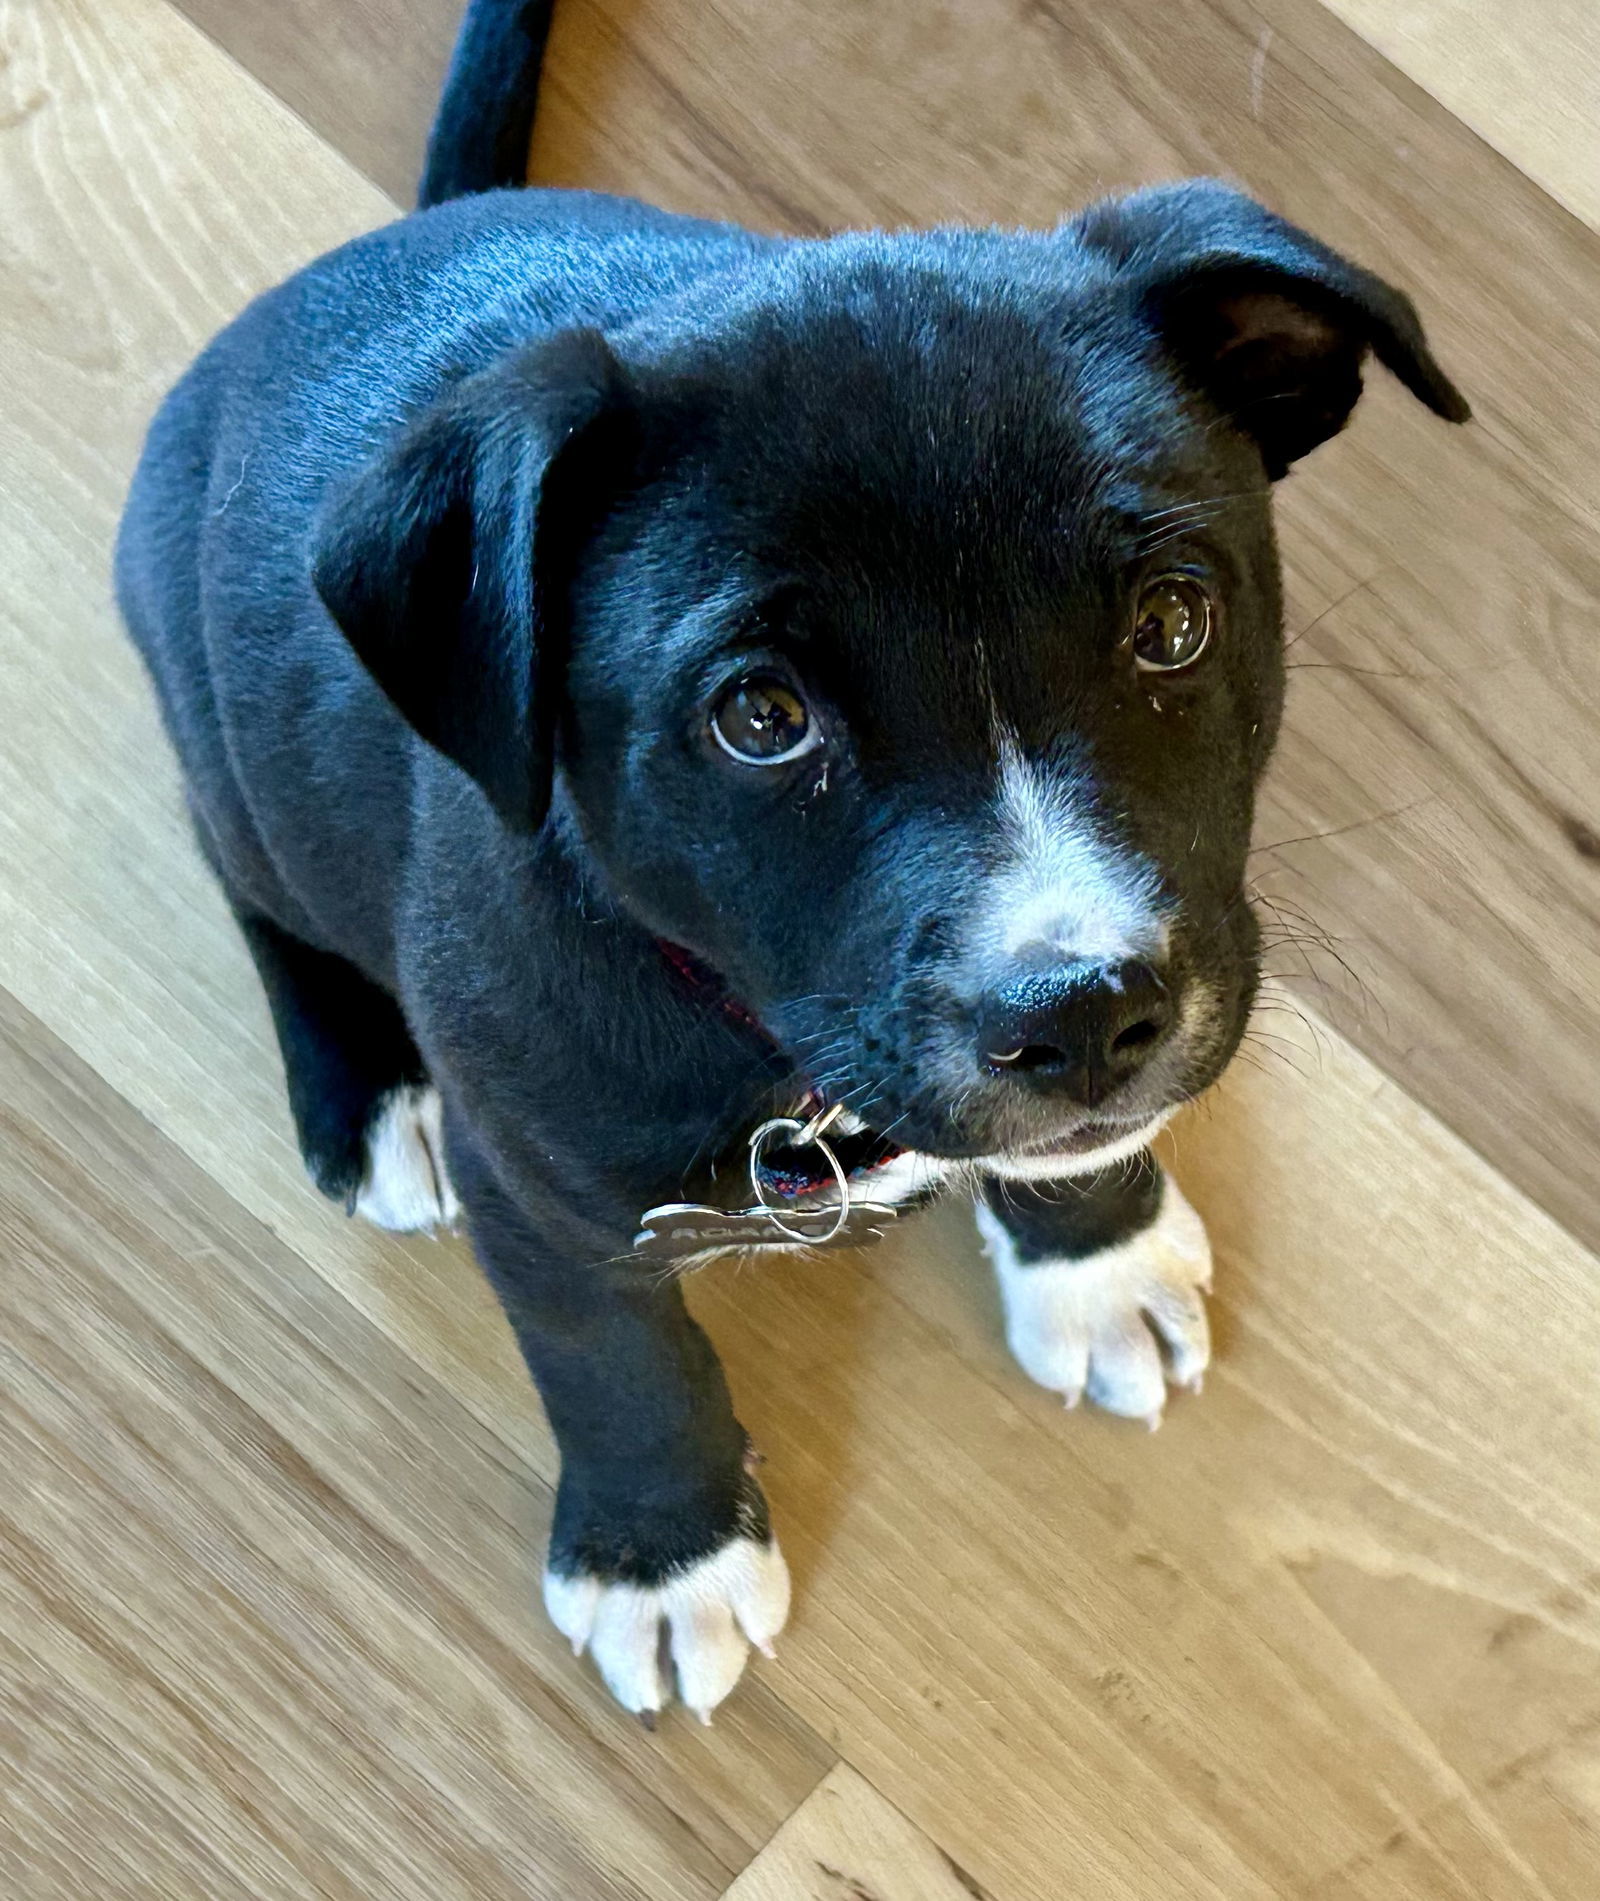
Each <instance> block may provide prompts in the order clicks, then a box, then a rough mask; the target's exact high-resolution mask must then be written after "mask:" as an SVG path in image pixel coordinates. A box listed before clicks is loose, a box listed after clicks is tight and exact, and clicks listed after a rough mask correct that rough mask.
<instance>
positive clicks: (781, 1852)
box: [727, 1765, 993, 1901]
mask: <svg viewBox="0 0 1600 1901" xmlns="http://www.w3.org/2000/svg"><path fill="white" fill-rule="evenodd" d="M727 1901H986V1897H985V1895H984V1891H983V1889H982V1888H980V1887H979V1886H978V1884H977V1883H976V1882H975V1881H974V1880H973V1879H972V1877H971V1876H970V1875H969V1874H967V1872H966V1871H965V1869H963V1868H961V1867H960V1866H959V1865H955V1864H952V1862H951V1861H950V1858H949V1856H947V1855H946V1854H944V1853H943V1852H942V1851H941V1850H940V1849H938V1848H936V1847H935V1846H934V1844H933V1843H932V1842H930V1841H929V1840H928V1839H927V1837H926V1836H925V1835H923V1834H921V1833H919V1831H918V1830H916V1829H914V1828H913V1827H912V1826H911V1824H910V1823H909V1822H908V1821H907V1820H906V1818H905V1817H904V1816H903V1815H902V1814H900V1812H899V1811H898V1810H897V1809H895V1808H893V1807H892V1806H891V1805H890V1804H889V1803H887V1802H885V1801H884V1799H883V1797H882V1796H881V1795H879V1794H878V1792H877V1790H876V1789H874V1788H873V1787H872V1785H871V1784H870V1783H868V1782H864V1781H863V1780H862V1779H861V1777H860V1776H858V1775H857V1774H856V1773H855V1771H854V1770H853V1769H848V1768H845V1767H844V1766H842V1765H841V1766H840V1767H838V1768H836V1769H833V1770H830V1771H829V1773H828V1775H827V1776H826V1777H825V1778H824V1779H823V1781H822V1782H821V1783H820V1784H819V1785H818V1786H817V1787H816V1788H815V1789H814V1790H813V1791H812V1792H811V1794H810V1795H809V1796H807V1797H806V1799H805V1801H804V1802H803V1803H801V1805H800V1807H799V1808H798V1809H796V1810H795V1812H794V1814H793V1815H791V1816H790V1817H789V1819H788V1821H787V1822H785V1823H784V1825H783V1827H782V1828H780V1829H779V1830H778V1832H777V1834H776V1835H775V1836H773V1838H772V1840H771V1841H770V1842H769V1843H768V1844H767V1846H766V1847H765V1848H764V1849H762V1851H761V1853H760V1854H759V1855H757V1856H756V1858H755V1860H754V1861H753V1862H751V1863H750V1865H749V1867H748V1868H746V1869H745V1871H744V1873H743V1874H742V1875H740V1877H739V1879H738V1880H737V1881H736V1882H735V1883H734V1884H733V1886H732V1887H731V1888H730V1889H729V1890H728V1894H727ZM988 1901H993V1898H992V1897H991V1898H988Z"/></svg>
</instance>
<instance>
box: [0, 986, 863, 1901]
mask: <svg viewBox="0 0 1600 1901" xmlns="http://www.w3.org/2000/svg"><path fill="white" fill-rule="evenodd" d="M0 1079H3V1082H0V1252H3V1253H4V1257H5V1260H6V1272H5V1275H4V1276H3V1280H0V1309H3V1312H0V1471H3V1473H4V1478H3V1480H0V1632H3V1635H0V1763H3V1764H4V1765H5V1768H4V1772H3V1773H0V1879H3V1885H4V1891H5V1892H6V1893H7V1894H9V1895H16V1896H18V1897H19V1898H20V1897H22V1896H26V1897H27V1898H28V1901H58V1898H59V1901H86V1898H87V1897H89V1896H93V1897H94V1901H124V1898H125V1897H132V1896H135V1895H139V1896H144V1895H150V1896H159V1897H161V1901H188V1897H194V1898H195V1901H199V1898H200V1897H204V1901H233V1897H234V1896H245V1895H250V1896H261V1897H270V1898H271V1901H280V1897H282V1898H284V1901H287V1897H290V1896H294V1897H302V1896H303V1897H305V1898H306V1901H312V1898H313V1897H316V1901H322V1898H323V1897H335V1896H338V1897H343V1896H349V1897H351V1901H355V1897H358V1896H359V1897H360V1898H361V1901H370V1897H372V1896H375V1895H382V1896H384V1897H385V1898H386V1901H389V1898H391V1897H392V1901H412V1898H413V1897H415V1898H416V1901H423V1898H424V1897H425V1898H426V1901H439V1898H440V1897H446V1896H462V1897H466V1896H469V1895H470V1896H471V1897H472V1901H494V1898H497V1897H503V1901H526V1897H528V1896H548V1897H551V1901H590V1898H591V1897H593V1901H601V1898H602V1897H604V1901H613V1897H615V1898H616V1901H623V1898H624V1897H627V1898H628V1901H657V1897H664V1896H668V1895H671V1896H679V1897H685V1898H688V1897H693V1896H697V1895H711V1894H716V1893H720V1892H721V1891H722V1889H723V1888H724V1887H725V1886H726V1885H727V1881H728V1878H729V1876H730V1874H731V1873H732V1872H734V1871H736V1870H737V1869H739V1868H740V1867H742V1866H743V1865H744V1863H745V1862H746V1861H747V1860H748V1858H749V1855H750V1853H751V1851H752V1850H753V1849H754V1848H755V1847H756V1846H757V1845H758V1844H759V1843H761V1842H763V1841H765V1840H766V1839H767V1838H768V1837H769V1836H770V1834H771V1832H772V1830H773V1829H774V1828H775V1827H776V1826H777V1824H778V1822H779V1821H780V1820H781V1819H782V1818H783V1817H784V1816H786V1815H787V1814H788V1813H789V1812H790V1811H791V1810H792V1809H793V1808H794V1806H795V1804H796V1803H797V1802H798V1801H800V1800H801V1799H802V1798H803V1797H804V1795H805V1794H806V1793H807V1792H808V1791H809V1790H810V1789H811V1788H812V1786H813V1785H814V1784H815V1783H816V1781H817V1779H818V1777H819V1776H820V1775H821V1774H822V1773H823V1771H824V1769H825V1768H826V1766H827V1763H828V1760H829V1758H828V1756H827V1754H826V1753H825V1752H824V1750H823V1748H822V1746H821V1745H820V1743H819V1742H818V1741H817V1739H816V1738H815V1737H813V1736H811V1735H809V1734H808V1733H807V1732H806V1731H805V1730H804V1729H803V1728H802V1727H801V1726H800V1725H799V1724H797V1723H796V1722H795V1721H794V1720H793V1719H792V1718H789V1717H787V1716H785V1715H784V1714H783V1713H782V1712H781V1711H779V1710H777V1709H776V1707H775V1706H774V1704H773V1701H772V1699H771V1697H770V1695H768V1696H764V1695H762V1694H761V1692H760V1690H759V1688H756V1690H755V1694H753V1695H752V1696H749V1697H747V1698H744V1699H741V1702H740V1705H739V1706H738V1707H737V1708H736V1709H734V1710H731V1711H730V1712H728V1720H726V1721H725V1722H723V1723H721V1724H719V1725H718V1727H717V1729H716V1730H714V1731H709V1732H708V1731H705V1730H701V1729H700V1728H699V1727H698V1726H697V1725H693V1724H682V1725H677V1726H674V1728H673V1729H672V1730H671V1731H670V1732H669V1733H664V1734H663V1735H661V1736H660V1737H657V1738H650V1737H647V1736H645V1735H644V1734H643V1733H642V1732H641V1731H640V1730H639V1729H638V1727H637V1726H636V1725H635V1724H633V1723H631V1722H630V1721H628V1720H627V1719H626V1718H625V1717H622V1716H621V1715H620V1714H619V1713H618V1712H617V1711H616V1710H615V1709H614V1708H613V1707H612V1706H611V1705H609V1704H608V1702H607V1701H606V1699H605V1698H604V1697H603V1696H602V1695H601V1694H600V1692H599V1691H598V1689H597V1688H596V1686H595V1685H594V1684H593V1682H592V1681H591V1680H589V1679H588V1678H586V1677H585V1676H584V1675H583V1674H582V1673H580V1672H579V1671H578V1670H577V1669H576V1668H575V1666H574V1664H573V1661H572V1657H571V1655H570V1652H569V1651H568V1649H567V1646H566V1645H565V1643H564V1642H563V1641H562V1640H561V1639H560V1638H559V1637H558V1636H556V1634H555V1633H554V1632H553V1631H551V1630H549V1628H548V1627H547V1626H546V1625H545V1623H544V1621H543V1618H542V1615H540V1613H539V1612H538V1610H537V1608H536V1598H535V1579H536V1577H537V1563H536V1554H537V1552H538V1551H539V1549H540V1547H541V1545H542V1541H543V1537H544V1533H545V1528H546V1525H547V1523H548V1515H549V1500H548V1493H547V1489H546V1487H545V1486H544V1484H543V1483H542V1482H541V1481H540V1480H539V1479H538V1478H537V1477H536V1476H535V1475H534V1474H532V1473H530V1472H529V1471H528V1470H527V1468H526V1467H525V1466H523V1465H521V1464H520V1463H519V1462H517V1461H516V1460H514V1459H510V1458H508V1457H507V1456H506V1453H505V1450H504V1447H503V1446H502V1444H501V1443H500V1441H499V1440H498V1439H497V1438H496V1437H495V1436H494V1435H493V1434H491V1433H489V1432H487V1431H486V1430H485V1429H484V1428H483V1427H482V1426H481V1425H480V1424H479V1423H478V1422H477V1421H476V1420H475V1419H474V1418H473V1417H472V1415H471V1414H470V1413H468V1412H467V1411H466V1410H465V1409H464V1408H463V1407H462V1406H461V1405H460V1404H459V1402H458V1401H456V1400H455V1399H454V1398H452V1397H451V1396H450V1395H449V1394H448V1393H446V1392H445V1391H444V1390H443V1389H441V1388H440V1387H439V1386H438V1385H437V1383H436V1382H435V1381H433V1380H431V1379H430V1378H428V1377H427V1376H426V1375H424V1374H422V1373H421V1372H420V1370H419V1369H418V1367H417V1366H416V1364H415V1362H414V1361H412V1360H411V1359H410V1358H409V1357H408V1356H407V1355H405V1354H404V1353H402V1352H400V1351H399V1350H397V1349H396V1348H395V1347H394V1346H393V1345H392V1344H391V1343H390V1342H389V1341H387V1340H386V1339H384V1337H383V1336H382V1335H381V1334H380V1333H378V1332H377V1330H376V1329H374V1328H373V1327H372V1326H370V1325H369V1324H368V1323H367V1322H366V1321H364V1320H362V1319H361V1318H360V1317H359V1316H358V1315H357V1314H356V1313H355V1312H354V1310H353V1309H352V1308H351V1307H350V1306H349V1305H348V1304H347V1303H346V1302H345V1301H343V1300H341V1299H340V1298H338V1296H337V1295H335V1294H334V1293H333V1292H332V1290H331V1289H330V1288H329V1287H328V1286H327V1284H326V1282H324V1281H323V1280H321V1279H320V1278H319V1277H318V1276H317V1275H316V1274H314V1273H312V1272H311V1271H310V1269H309V1268H307V1267H306V1265H305V1264H304V1262H303V1261H301V1260H300V1259H299V1257H298V1256H296V1255H294V1254H293V1253H291V1252H290V1251H289V1250H288V1249H286V1248H285V1247H283V1246H282V1245H281V1244H280V1243H278V1242H276V1241H274V1240H273V1238H272V1237H271V1236H270V1235H269V1234H268V1233H267V1231H266V1230H265V1229H264V1228H263V1227H262V1226H261V1225H260V1224H259V1223H258V1222H257V1221H255V1220H254V1219H253V1218H252V1217H250V1216H248V1215H246V1214H245V1213H244V1212H243V1211H242V1210H241V1209H240V1208H239V1207H238V1206H237V1205H236V1204H234V1203H233V1202H232V1201H231V1200H230V1199H229V1198H228V1197H227V1196H225V1195H224V1194H223V1193H222V1192H221V1191H220V1190H219V1189H217V1188H216V1186H215V1185H214V1184H213V1183H211V1182H210V1181H208V1180H207V1178H206V1177H205V1176H204V1175H202V1174H201V1173H200V1172H199V1171H198V1170H197V1169H196V1168H194V1167H193V1165H192V1164H190V1163H188V1162H187V1161H186V1160H185V1159H184V1158H183V1157H182V1156H180V1155H179V1154H178V1153H177V1151H176V1150H175V1149H174V1148H173V1147H172V1145H171V1144H170V1143H168V1142H166V1141H165V1140H164V1139H163V1138H162V1137H160V1136H159V1135H157V1134H156V1133H155V1131H154V1130H152V1129H151V1128H150V1127H149V1125H148V1124H146V1123H145V1122H144V1121H143V1120H142V1119H141V1118H140V1117H138V1116H136V1115H135V1114H134V1113H133V1112H132V1111H130V1110H129V1109H128V1107H127V1106H126V1104H124V1103H122V1102H121V1101H120V1100H119V1099H118V1098H116V1097H115V1096H113V1095H112V1094H111V1092H110V1091H109V1090H108V1089H107V1088H106V1087H105V1085H104V1084H103V1083H102V1082H100V1081H99V1080H98V1079H97V1078H95V1077H93V1076H92V1075H91V1074H90V1073H89V1072H88V1071H87V1070H86V1069H85V1068H84V1067H83V1065H82V1064H81V1063H79V1062H78V1061H77V1060H76V1059H74V1058H72V1057H71V1056H70V1055H69V1054H68V1053H67V1052H66V1051H65V1050H64V1049H62V1048H61V1046H60V1045H59V1044H57V1043H56V1042H55V1040H54V1039H53V1038H51V1037H49V1036H48V1035H47V1034H46V1033H45V1032H44V1031H43V1029H42V1027H41V1026H40V1025H39V1024H38V1023H37V1022H36V1021H35V1020H33V1019H32V1018H30V1017H28V1016H27V1015H26V1013H25V1012H23V1011H22V1010H21V1009H20V1008H19V1007H18V1006H17V1005H15V1004H14V1003H13V1002H11V1000H10V999H9V998H6V997H4V996H3V995H0Z"/></svg>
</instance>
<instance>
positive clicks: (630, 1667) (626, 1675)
mask: <svg viewBox="0 0 1600 1901" xmlns="http://www.w3.org/2000/svg"><path fill="white" fill-rule="evenodd" d="M544 1606H545V1609H546V1610H547V1611H548V1612H549V1614H550V1621H551V1623H553V1624H554V1625H555V1627H556V1629H557V1630H559V1631H560V1632H561V1634H562V1636H563V1637H565V1638H566V1639H567V1641H568V1642H569V1643H570V1644H571V1645H572V1651H573V1655H574V1656H579V1657H581V1656H582V1655H583V1653H584V1651H585V1650H588V1651H589V1652H590V1653H591V1654H592V1655H593V1657H594V1660H595V1663H596V1664H597V1665H598V1666H599V1670H600V1674H601V1676H602V1677H604V1678H605V1680H606V1686H607V1688H608V1689H609V1690H610V1691H611V1694H612V1695H613V1696H614V1697H615V1698H616V1699H617V1701H618V1702H619V1703H620V1704H621V1705H622V1707H623V1708H624V1709H625V1710H632V1711H633V1712H634V1714H635V1715H637V1716H640V1717H642V1718H644V1719H645V1721H646V1722H648V1723H650V1724H651V1725H652V1727H653V1725H654V1717H655V1713H656V1711H657V1710H660V1709H662V1708H664V1707H665V1705H666V1704H667V1702H668V1701H669V1700H670V1697H671V1694H672V1683H671V1680H670V1677H669V1675H668V1674H667V1672H665V1671H664V1670H663V1668H662V1654H663V1645H662V1641H661V1632H662V1626H663V1624H664V1625H665V1626H666V1631H667V1643H666V1646H665V1650H666V1655H667V1657H668V1658H669V1659H670V1662H671V1669H672V1672H673V1673H674V1674H675V1675H676V1677H677V1687H678V1694H679V1696H680V1697H682V1699H683V1701H684V1702H685V1703H686V1704H687V1705H688V1707H689V1708H690V1709H691V1710H693V1711H694V1713H695V1715H696V1716H698V1717H699V1719H700V1721H701V1722H702V1723H709V1722H710V1721H711V1712H712V1711H713V1710H714V1709H715V1708H716V1707H717V1705H718V1704H719V1703H720V1702H721V1701H722V1700H723V1698H724V1697H725V1696H726V1695H727V1694H728V1692H729V1691H730V1690H731V1689H732V1688H733V1686H734V1685H735V1684H736V1683H737V1682H738V1681H739V1678H740V1676H741V1674H742V1673H743V1670H744V1665H745V1658H746V1656H747V1655H748V1654H749V1647H750V1645H751V1644H754V1645H755V1647H756V1648H757V1649H758V1650H759V1651H761V1652H762V1653H763V1654H764V1655H766V1656H769V1657H770V1656H771V1655H772V1640H773V1638H774V1637H776V1636H777V1634H778V1632H779V1631H780V1630H782V1629H783V1626H784V1623H785V1622H786V1620H787V1618H788V1615H789V1568H788V1566H787V1565H786V1564H785V1563H784V1561H783V1554H782V1553H781V1552H780V1551H779V1550H778V1547H777V1544H776V1542H772V1541H769V1542H767V1543H764V1544H763V1543H760V1542H758V1541H757V1540H756V1539H754V1538H733V1539H730V1540H729V1541H728V1543H727V1544H725V1545H724V1546H723V1547H722V1549H721V1550H720V1551H716V1552H713V1553H712V1555H711V1556H710V1557H709V1558H702V1559H700V1561H699V1562H698V1563H697V1564H692V1565H690V1566H689V1567H688V1568H687V1569H686V1570H683V1571H679V1572H677V1573H675V1574H674V1575H673V1576H672V1577H669V1578H666V1579H664V1580H663V1582H661V1583H660V1584H653V1585H643V1584H623V1583H615V1582H602V1580H601V1579H599V1578H595V1577H589V1576H585V1575H582V1574H580V1575H578V1576H575V1577H559V1576H557V1574H556V1573H555V1572H553V1571H547V1572H546V1573H545V1576H544Z"/></svg>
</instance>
